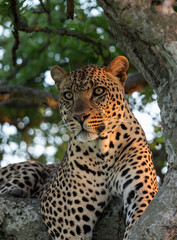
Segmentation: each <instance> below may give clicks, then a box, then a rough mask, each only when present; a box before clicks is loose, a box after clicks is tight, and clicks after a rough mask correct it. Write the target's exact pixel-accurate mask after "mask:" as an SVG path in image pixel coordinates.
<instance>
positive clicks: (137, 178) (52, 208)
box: [0, 56, 158, 240]
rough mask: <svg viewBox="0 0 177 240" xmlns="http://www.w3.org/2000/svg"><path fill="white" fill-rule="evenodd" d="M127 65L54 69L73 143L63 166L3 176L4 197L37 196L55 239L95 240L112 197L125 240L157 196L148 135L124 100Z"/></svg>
mask: <svg viewBox="0 0 177 240" xmlns="http://www.w3.org/2000/svg"><path fill="white" fill-rule="evenodd" d="M128 68H129V62H128V60H127V58H126V57H124V56H118V57H116V58H115V59H114V60H113V61H112V62H110V64H109V65H108V66H99V65H96V64H90V65H86V66H82V67H80V68H78V69H76V70H73V71H70V72H69V73H68V72H66V71H65V70H64V69H62V68H61V67H59V66H57V65H56V66H53V67H52V68H51V76H52V78H53V80H54V81H55V84H56V87H57V89H58V90H59V92H60V94H59V110H60V114H61V118H62V120H63V122H64V124H65V125H66V127H67V128H68V129H69V131H70V139H69V142H68V145H67V149H66V152H65V156H64V158H63V160H62V161H61V163H57V164H51V165H46V166H44V165H42V164H41V163H39V162H37V161H26V162H22V163H17V164H11V165H8V166H7V167H4V168H2V169H1V170H0V184H1V185H0V194H1V195H6V194H10V195H13V196H15V197H19V196H22V197H34V198H35V197H36V198H39V199H40V200H41V214H42V217H43V221H44V223H45V224H46V226H47V228H48V232H49V234H50V236H51V237H52V238H53V239H55V240H61V239H62V240H71V239H72V240H90V239H92V236H93V229H94V226H95V224H96V222H97V220H98V219H99V216H100V215H101V213H102V212H103V211H104V209H105V207H106V206H107V205H108V204H109V203H110V201H111V199H113V198H114V197H119V198H121V199H122V201H123V206H124V211H125V214H126V230H125V234H124V240H126V239H128V234H129V231H130V229H131V227H132V226H133V225H134V224H135V223H136V222H137V220H138V219H139V218H140V216H141V215H142V214H143V213H144V211H145V209H146V208H147V206H148V205H149V203H150V202H151V201H152V199H153V198H154V196H155V195H156V193H157V192H158V183H157V177H156V171H155V168H154V164H153V162H152V153H151V150H150V147H149V145H148V142H147V139H146V136H145V133H144V131H143V129H142V127H141V126H140V124H139V122H138V120H137V119H136V118H135V116H134V114H133V113H132V111H131V110H130V106H129V104H128V102H127V100H126V96H125V90H124V88H125V82H126V79H127V71H128Z"/></svg>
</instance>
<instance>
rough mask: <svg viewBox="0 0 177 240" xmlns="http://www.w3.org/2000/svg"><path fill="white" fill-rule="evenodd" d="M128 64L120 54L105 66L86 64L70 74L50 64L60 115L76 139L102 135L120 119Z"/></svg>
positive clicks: (89, 138)
mask: <svg viewBox="0 0 177 240" xmlns="http://www.w3.org/2000/svg"><path fill="white" fill-rule="evenodd" d="M128 66H129V64H128V60H127V59H126V58H125V57H122V56H120V57H117V58H115V59H114V60H113V61H112V62H111V63H110V64H109V65H108V66H107V67H101V66H98V65H87V66H84V67H81V68H79V69H77V70H74V71H72V72H70V73H66V72H65V71H64V70H63V69H62V68H60V67H59V66H54V67H52V69H51V76H52V78H53V79H54V80H55V83H56V87H57V88H58V90H59V91H60V99H59V102H60V104H59V108H60V113H61V117H62V119H63V121H64V123H65V124H66V125H67V126H68V128H69V129H70V131H71V134H74V136H75V137H76V138H77V139H78V140H79V141H81V142H86V141H92V140H95V139H97V138H99V137H102V138H104V137H106V135H107V134H108V133H109V132H111V131H113V129H114V128H115V126H116V124H118V122H119V121H122V119H123V118H124V113H125V101H124V84H125V81H126V78H127V70H128Z"/></svg>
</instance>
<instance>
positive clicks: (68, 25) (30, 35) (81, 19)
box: [0, 0, 163, 164]
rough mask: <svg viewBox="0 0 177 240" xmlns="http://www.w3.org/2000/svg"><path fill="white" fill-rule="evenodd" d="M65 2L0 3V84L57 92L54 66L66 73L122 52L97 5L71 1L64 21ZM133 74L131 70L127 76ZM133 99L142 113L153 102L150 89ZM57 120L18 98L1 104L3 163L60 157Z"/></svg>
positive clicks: (63, 135) (54, 113)
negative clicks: (70, 14)
mask: <svg viewBox="0 0 177 240" xmlns="http://www.w3.org/2000/svg"><path fill="white" fill-rule="evenodd" d="M12 2H13V4H12ZM66 2H67V1H64V0H45V1H42V0H40V1H29V0H19V1H16V0H15V1H9V0H3V1H2V2H1V3H0V22H1V23H0V24H1V27H0V32H1V33H2V34H1V35H2V37H1V40H0V75H1V83H0V85H5V86H8V85H14V88H15V85H22V86H26V87H32V88H34V89H42V90H44V91H46V92H49V91H50V92H52V93H57V90H56V89H55V86H54V82H52V80H51V79H50V77H49V72H48V70H49V69H50V67H51V66H52V65H55V64H58V65H60V66H61V67H62V68H64V69H65V70H66V71H70V70H72V69H75V68H77V67H80V66H82V65H87V64H89V63H93V64H100V65H106V64H108V63H109V62H110V61H111V60H112V59H113V58H114V57H116V56H117V55H122V54H123V53H122V52H121V50H120V49H118V47H117V46H116V44H115V41H114V38H113V36H112V33H111V31H110V30H109V27H108V23H107V21H106V19H105V16H104V15H103V11H102V9H101V8H100V7H99V6H98V5H97V3H96V1H91V0H87V1H84V0H80V1H79V0H77V1H75V9H74V12H75V15H74V20H71V19H67V17H66ZM30 31H31V32H30ZM71 35H72V36H71ZM134 71H136V69H135V68H134V67H133V66H131V68H130V72H134ZM136 98H137V99H141V100H140V102H139V104H138V105H137V106H136V109H138V110H140V111H144V107H143V106H146V105H147V104H149V102H153V101H154V100H155V97H154V93H153V91H152V88H150V87H148V88H146V89H144V90H143V91H142V92H141V93H140V95H139V97H138V96H136ZM129 101H130V104H131V106H132V109H134V104H133V102H134V101H136V99H135V98H134V97H133V96H130V97H129ZM138 101H139V100H138ZM60 122H61V119H60V116H59V113H58V110H57V109H51V108H49V107H47V108H46V106H36V105H34V104H32V103H29V102H25V101H22V100H21V101H19V100H14V99H13V100H7V101H4V102H2V103H1V107H0V123H1V132H0V140H1V144H0V154H1V156H2V159H3V160H6V161H8V159H9V158H10V157H12V155H14V154H15V155H16V156H19V157H20V158H21V159H22V160H24V159H30V158H33V159H38V160H39V161H41V162H44V163H46V162H48V163H49V162H56V161H58V159H62V157H63V154H64V151H65V148H66V141H67V140H68V133H67V130H66V129H65V127H64V126H63V125H62V123H60ZM155 125H157V126H159V122H157V121H155ZM155 127H156V126H155ZM159 131H160V132H161V130H158V131H156V132H155V133H154V141H152V143H151V145H152V146H153V148H156V143H158V142H159V141H160V143H161V142H163V140H162V139H161V138H160V140H159V138H158V137H157V133H158V132H159ZM41 145H42V147H41ZM13 159H14V161H15V158H14V157H13ZM7 163H8V162H7ZM3 164H4V163H3Z"/></svg>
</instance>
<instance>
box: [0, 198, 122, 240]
mask: <svg viewBox="0 0 177 240" xmlns="http://www.w3.org/2000/svg"><path fill="white" fill-rule="evenodd" d="M110 216H111V221H110ZM108 219H109V221H108ZM2 223H3V224H2ZM0 225H1V228H0V239H2V240H9V239H11V240H17V239H18V240H25V239H33V240H51V238H50V237H49V234H48V233H47V228H46V226H45V224H44V223H43V221H42V217H41V214H40V201H39V200H38V199H20V198H13V197H4V198H3V197H0ZM29 226H30V227H29ZM103 226H104V228H103ZM124 231H125V216H124V214H123V204H122V201H121V200H120V199H118V198H115V199H113V200H112V201H111V202H110V204H109V206H108V207H107V208H106V209H105V210H104V212H103V214H102V215H101V216H100V219H99V220H98V222H97V224H96V226H95V229H94V235H93V240H108V239H110V236H111V240H118V239H122V238H123V234H124ZM110 233H111V235H110ZM27 236H28V237H27Z"/></svg>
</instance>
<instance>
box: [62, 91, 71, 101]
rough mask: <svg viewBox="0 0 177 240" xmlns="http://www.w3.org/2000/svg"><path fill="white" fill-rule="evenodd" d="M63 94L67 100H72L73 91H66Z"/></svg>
mask: <svg viewBox="0 0 177 240" xmlns="http://www.w3.org/2000/svg"><path fill="white" fill-rule="evenodd" d="M63 96H64V98H65V99H66V100H72V99H73V93H72V92H64V93H63Z"/></svg>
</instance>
